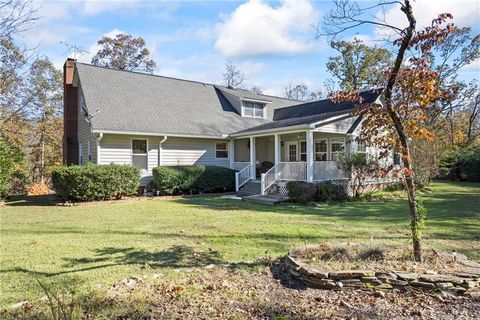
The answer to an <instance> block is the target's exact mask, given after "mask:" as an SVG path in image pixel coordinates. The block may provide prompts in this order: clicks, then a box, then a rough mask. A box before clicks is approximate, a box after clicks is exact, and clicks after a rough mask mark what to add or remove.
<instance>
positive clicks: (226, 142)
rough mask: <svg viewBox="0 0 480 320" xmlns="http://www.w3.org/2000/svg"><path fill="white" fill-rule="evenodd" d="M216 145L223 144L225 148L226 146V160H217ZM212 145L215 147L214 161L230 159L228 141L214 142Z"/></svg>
mask: <svg viewBox="0 0 480 320" xmlns="http://www.w3.org/2000/svg"><path fill="white" fill-rule="evenodd" d="M217 143H225V144H226V145H227V146H226V149H225V150H226V151H227V157H226V158H217ZM214 145H215V160H227V159H230V149H229V147H230V145H229V144H228V141H225V142H224V141H222V142H218V141H215V142H214ZM221 151H223V150H221Z"/></svg>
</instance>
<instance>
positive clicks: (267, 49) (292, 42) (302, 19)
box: [215, 0, 318, 56]
mask: <svg viewBox="0 0 480 320" xmlns="http://www.w3.org/2000/svg"><path fill="white" fill-rule="evenodd" d="M317 21H318V13H317V12H316V11H315V10H314V8H313V6H312V5H311V3H310V2H309V1H307V0H283V1H282V2H281V5H280V6H278V7H273V6H271V5H270V4H267V3H264V2H263V1H261V0H250V1H248V2H247V3H244V4H242V5H240V6H239V7H237V8H236V10H235V11H234V12H233V13H231V14H230V15H228V16H226V17H224V21H223V22H222V23H219V24H217V26H216V30H217V33H218V37H217V40H216V43H215V46H216V48H217V49H219V50H220V52H221V53H222V54H224V55H226V56H253V55H264V54H295V53H304V52H309V51H312V50H314V49H315V42H314V39H313V35H314V32H313V30H312V28H311V25H312V24H314V23H316V22H317ZM306 38H307V40H306Z"/></svg>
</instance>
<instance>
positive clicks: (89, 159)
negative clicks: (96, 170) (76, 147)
mask: <svg viewBox="0 0 480 320" xmlns="http://www.w3.org/2000/svg"><path fill="white" fill-rule="evenodd" d="M87 143H88V144H87V150H88V162H91V161H92V146H91V145H90V140H88V141H87Z"/></svg>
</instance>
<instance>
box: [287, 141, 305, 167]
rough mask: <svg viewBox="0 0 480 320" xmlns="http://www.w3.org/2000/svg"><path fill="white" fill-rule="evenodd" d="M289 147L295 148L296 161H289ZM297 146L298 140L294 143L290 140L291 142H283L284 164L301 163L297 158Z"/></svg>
mask: <svg viewBox="0 0 480 320" xmlns="http://www.w3.org/2000/svg"><path fill="white" fill-rule="evenodd" d="M291 145H292V146H293V145H294V146H295V147H296V149H295V151H296V156H295V157H296V159H295V161H292V160H291V159H290V146H291ZM298 145H299V142H298V140H295V141H293V140H291V141H285V160H286V162H301V161H300V159H299V158H298V155H299V153H298V151H299V150H298Z"/></svg>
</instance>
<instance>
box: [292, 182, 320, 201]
mask: <svg viewBox="0 0 480 320" xmlns="http://www.w3.org/2000/svg"><path fill="white" fill-rule="evenodd" d="M287 189H288V197H289V198H290V200H291V201H293V202H298V203H307V202H311V201H314V200H315V194H316V193H317V188H316V187H315V184H313V183H309V182H303V181H290V182H288V183H287Z"/></svg>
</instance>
